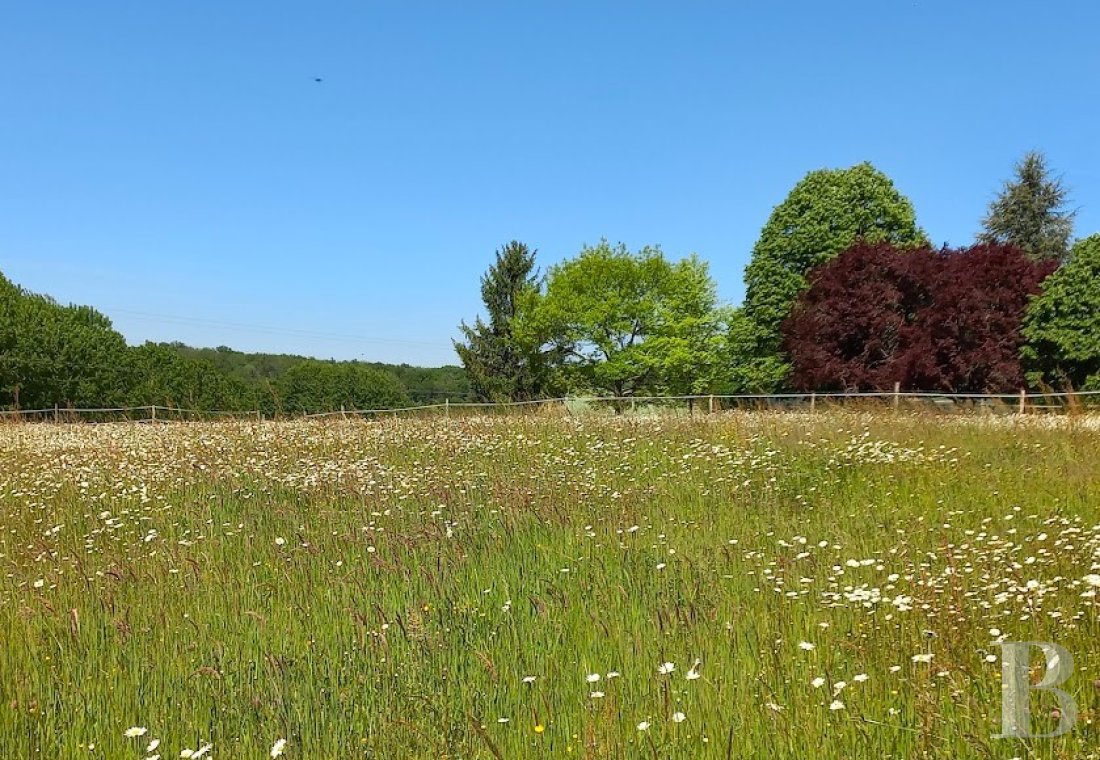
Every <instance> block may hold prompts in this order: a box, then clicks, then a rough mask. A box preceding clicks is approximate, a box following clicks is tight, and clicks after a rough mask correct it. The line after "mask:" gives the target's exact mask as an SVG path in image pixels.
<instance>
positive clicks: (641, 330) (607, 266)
mask: <svg viewBox="0 0 1100 760" xmlns="http://www.w3.org/2000/svg"><path fill="white" fill-rule="evenodd" d="M715 300H716V296H715V288H714V283H713V281H712V280H711V279H710V276H709V274H708V273H707V267H706V265H705V264H704V263H703V262H701V261H699V259H697V258H695V257H694V256H693V257H691V258H689V259H686V260H683V261H680V262H678V263H676V264H670V263H669V262H668V261H667V260H666V259H665V258H664V256H663V255H662V253H661V251H660V249H659V248H652V247H646V248H643V249H642V250H640V251H639V252H637V253H634V254H632V253H630V252H629V251H628V250H627V249H626V246H624V245H622V244H620V245H618V246H616V247H612V246H611V245H609V244H608V243H607V241H601V242H600V243H599V245H597V246H595V247H591V248H585V249H584V250H582V251H581V253H580V255H578V256H577V258H575V259H572V260H570V261H567V262H565V263H563V264H560V265H558V266H555V267H553V268H552V269H551V270H550V272H549V274H548V277H547V283H546V294H545V295H544V296H543V297H542V298H541V299H539V300H538V303H537V305H536V306H535V308H534V309H533V311H532V313H531V315H530V317H529V318H527V319H525V320H524V321H522V322H521V324H522V326H523V329H524V331H525V332H526V333H529V334H531V335H533V336H536V337H535V340H534V342H536V343H538V344H540V345H543V346H545V347H546V348H547V349H548V350H549V351H550V352H553V355H555V356H557V357H559V363H558V369H559V371H560V372H561V373H562V375H563V376H564V378H565V380H566V384H567V385H568V386H569V387H572V388H574V389H580V390H592V391H597V392H608V393H611V394H613V395H615V396H619V397H623V396H636V395H639V394H640V393H642V392H644V391H646V390H672V391H677V392H684V391H701V390H703V389H704V388H705V386H706V385H707V384H709V383H711V382H713V377H714V375H715V373H716V372H717V371H718V369H719V368H720V362H719V357H720V353H719V349H720V347H721V332H720V314H719V313H718V312H717V311H716V309H715Z"/></svg>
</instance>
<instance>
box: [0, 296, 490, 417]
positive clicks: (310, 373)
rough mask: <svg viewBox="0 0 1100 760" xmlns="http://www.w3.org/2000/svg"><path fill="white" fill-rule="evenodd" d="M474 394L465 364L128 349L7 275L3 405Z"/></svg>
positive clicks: (200, 405)
mask: <svg viewBox="0 0 1100 760" xmlns="http://www.w3.org/2000/svg"><path fill="white" fill-rule="evenodd" d="M470 398H472V394H471V391H470V384H469V382H468V381H467V379H466V373H465V371H464V370H463V369H462V368H461V367H454V366H450V367H438V368H426V367H412V366H409V365H407V364H399V365H393V364H382V363H378V362H359V361H326V360H321V359H312V358H308V357H304V356H288V355H285V354H259V353H256V354H250V353H244V352H242V351H234V350H232V349H230V348H226V347H219V348H192V347H190V346H186V345H184V344H182V343H144V344H142V345H139V346H130V345H127V344H126V340H125V338H123V336H122V335H121V334H120V333H119V332H118V331H117V330H115V329H114V327H113V326H112V324H111V321H110V320H109V319H108V318H107V317H106V316H104V315H103V314H101V313H100V312H98V311H96V310H95V309H93V308H91V307H89V306H73V305H68V306H66V305H62V304H59V303H57V302H56V301H54V300H53V299H52V298H50V297H48V296H44V295H39V294H37V293H31V292H29V291H27V290H25V289H23V288H21V287H19V286H18V285H16V284H14V283H12V282H11V281H10V280H8V279H6V278H5V277H4V276H3V275H2V274H0V409H51V408H54V407H58V408H61V409H70V408H80V409H88V408H105V407H106V408H117V407H134V406H151V405H157V406H167V407H174V408H181V409H195V410H200V411H214V410H217V411H251V410H260V411H262V412H264V413H265V414H267V415H278V414H309V413H316V412H328V411H337V410H339V409H341V408H347V409H391V408H397V407H406V406H414V405H420V404H427V403H436V402H438V403H442V402H443V401H444V400H447V399H450V400H451V401H465V400H469V399H470Z"/></svg>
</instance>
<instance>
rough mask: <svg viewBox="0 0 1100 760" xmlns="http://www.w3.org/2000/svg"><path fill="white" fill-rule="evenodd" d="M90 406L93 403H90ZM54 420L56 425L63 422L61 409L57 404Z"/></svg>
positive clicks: (54, 408) (54, 409)
mask: <svg viewBox="0 0 1100 760" xmlns="http://www.w3.org/2000/svg"><path fill="white" fill-rule="evenodd" d="M89 406H91V405H90V404H89ZM53 422H54V424H55V425H56V424H57V423H59V422H61V410H60V409H58V406H57V404H54V405H53Z"/></svg>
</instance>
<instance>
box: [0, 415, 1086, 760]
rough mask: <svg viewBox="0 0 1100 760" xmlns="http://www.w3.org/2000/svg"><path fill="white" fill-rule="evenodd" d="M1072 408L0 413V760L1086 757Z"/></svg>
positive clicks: (1082, 490)
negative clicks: (1046, 676)
mask: <svg viewBox="0 0 1100 760" xmlns="http://www.w3.org/2000/svg"><path fill="white" fill-rule="evenodd" d="M1096 423H1097V420H1095V419H1093V418H1089V417H1087V416H1077V417H1073V416H1063V417H1041V416H1019V415H1008V416H1003V417H994V416H988V417H979V416H963V415H943V416H934V415H918V414H911V413H907V412H904V411H902V412H899V413H890V412H889V411H884V412H875V413H869V412H868V413H864V412H858V411H827V412H824V413H816V414H808V413H800V412H777V413H764V412H723V413H716V414H696V415H695V417H694V418H688V417H687V416H680V417H673V416H660V415H654V416H646V415H641V414H639V415H637V416H632V415H629V414H622V415H613V414H610V413H608V414H606V415H604V414H591V415H586V416H572V417H571V416H568V415H565V414H564V413H562V414H561V415H551V414H539V413H532V414H527V415H522V416H521V415H515V416H500V417H493V416H470V417H461V416H458V415H455V416H453V417H451V418H449V419H445V418H442V417H432V418H420V419H414V418H386V419H374V420H323V421H312V422H310V421H286V422H272V421H264V422H256V421H252V422H241V421H225V422H218V423H170V424H159V425H157V424H146V425H138V424H125V423H119V424H115V423H112V424H71V425H66V424H7V425H3V426H0V461H2V462H3V466H2V468H0V569H2V572H3V577H2V580H0V636H2V637H3V640H4V642H5V646H4V647H2V648H0V757H3V758H32V757H42V758H89V757H92V758H94V757H102V758H109V759H110V760H115V759H119V760H121V759H125V758H134V759H135V760H140V759H141V758H145V759H146V760H155V759H156V758H177V757H180V758H200V757H202V758H267V757H271V758H274V757H286V758H338V757H339V758H344V757H367V758H454V759H458V758H497V759H498V760H500V759H501V758H509V759H510V758H561V757H583V758H711V757H713V758H747V757H775V758H809V757H813V758H838V759H839V758H852V757H868V758H870V757H874V758H948V757H951V758H963V757H974V758H1005V759H1006V760H1007V759H1008V758H1089V757H1100V749H1098V746H1100V744H1098V742H1100V733H1098V731H1097V725H1096V721H1097V708H1098V706H1100V680H1098V679H1100V645H1098V642H1100V625H1098V623H1097V617H1096V610H1097V604H1096V593H1097V591H1098V587H1100V456H1098V452H1100V425H1098V424H1096ZM1005 641H1049V642H1055V643H1057V644H1059V645H1060V646H1062V647H1064V648H1065V649H1066V650H1067V651H1069V652H1071V653H1072V655H1073V657H1074V663H1075V669H1074V673H1073V676H1072V677H1071V678H1070V680H1069V681H1067V682H1066V683H1065V684H1064V685H1063V686H1062V688H1064V689H1065V690H1066V691H1067V692H1068V693H1069V694H1070V695H1072V696H1073V698H1074V699H1075V701H1076V703H1077V706H1078V711H1079V715H1078V719H1077V723H1076V725H1075V726H1074V728H1073V730H1072V731H1070V732H1069V733H1067V734H1065V735H1064V736H1061V737H1059V738H1054V739H1040V738H1035V739H997V738H994V736H995V735H996V734H998V733H999V731H1000V728H1001V722H1000V721H1001V663H1000V657H1001V649H1000V647H999V646H998V644H999V643H1000V642H1005ZM1034 665H1035V668H1034V670H1035V677H1036V678H1038V676H1039V675H1041V673H1042V671H1043V667H1042V661H1041V658H1037V661H1036V662H1035V663H1034ZM1057 707H1058V705H1057V703H1056V702H1055V700H1054V698H1053V696H1052V695H1050V694H1042V693H1038V692H1036V693H1034V694H1033V697H1032V717H1033V721H1034V724H1035V730H1036V732H1037V733H1039V732H1042V731H1049V730H1052V729H1053V727H1054V726H1056V725H1057V724H1058V715H1057V711H1056V709H1057Z"/></svg>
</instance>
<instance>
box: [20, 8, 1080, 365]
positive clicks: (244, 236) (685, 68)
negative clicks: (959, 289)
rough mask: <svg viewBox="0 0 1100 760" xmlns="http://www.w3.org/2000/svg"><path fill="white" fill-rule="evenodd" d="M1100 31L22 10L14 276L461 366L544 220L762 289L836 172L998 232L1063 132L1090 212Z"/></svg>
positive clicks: (760, 16)
mask: <svg viewBox="0 0 1100 760" xmlns="http://www.w3.org/2000/svg"><path fill="white" fill-rule="evenodd" d="M1098 29H1100V6H1098V5H1097V4H1096V3H1094V2H1087V1H1082V2H1076V3H1069V2H1048V3H1038V2H1011V1H1006V0H997V1H996V2H987V1H982V2H978V1H976V0H967V1H966V2H959V1H958V0H954V1H952V2H924V1H923V0H922V1H919V2H895V1H894V0H889V1H888V0H873V1H871V0H869V1H866V2H845V1H844V0H839V1H838V2H832V3H822V2H818V1H815V2H777V3H765V2H751V3H750V2H744V3H733V2H721V3H720V2H713V3H689V2H683V3H674V2H660V3H648V2H622V3H601V2H562V1H561V0H558V1H557V2H540V3H535V2H516V1H511V2H498V3H483V2H475V1H474V0H463V1H462V2H450V1H448V2H432V3H429V2H420V3H415V2H387V3H371V2H363V1H357V2H350V1H349V2H321V1H313V2H308V3H307V2H300V3H299V2H295V3H290V2H272V0H265V1H264V2H254V1H251V0H249V1H246V0H232V2H215V1H214V0H206V1H202V2H196V1H194V0H187V1H186V2H184V0H156V1H155V2H149V1H148V0H133V2H113V1H112V0H95V1H94V2H76V1H75V0H73V1H71V2H8V3H6V4H5V7H4V11H3V14H2V20H0V271H3V272H4V273H5V274H7V275H8V276H9V277H10V278H12V279H14V280H15V281H17V282H19V283H20V284H23V285H24V286H26V287H29V288H31V289H33V290H37V291H44V292H48V293H50V294H52V295H54V296H55V297H56V298H58V299H59V300H61V301H65V302H68V301H74V302H79V303H88V304H91V305H94V306H97V307H99V308H100V309H102V310H103V311H105V312H106V313H107V314H108V315H109V316H110V317H112V319H113V320H114V321H115V324H116V326H117V327H118V328H119V329H120V330H121V331H122V332H123V333H124V334H125V335H126V336H127V338H128V339H129V340H130V341H131V342H138V341H141V340H145V339H154V340H170V339H180V340H183V341H186V342H188V343H192V344H196V345H218V344H227V345H231V346H234V347H238V348H242V349H246V350H266V351H286V352H298V353H306V354H314V355H320V356H325V357H328V356H336V357H341V358H352V357H361V358H368V359H377V360H385V361H408V362H411V363H422V364H441V363H448V362H452V363H453V362H454V360H455V359H454V354H453V352H452V350H451V348H450V339H451V337H452V336H454V335H455V326H456V324H457V323H458V321H459V320H460V319H463V318H467V319H469V318H472V317H473V316H474V315H475V314H476V313H477V311H478V307H479V300H478V277H479V276H480V274H481V273H482V271H483V270H484V269H485V267H486V266H487V265H488V263H489V262H490V260H491V258H492V253H493V251H494V249H496V248H497V247H498V246H499V245H500V244H502V243H504V242H506V241H508V240H510V239H512V238H516V239H519V240H522V241H524V242H526V243H528V244H529V245H531V246H532V247H536V248H538V250H539V253H540V259H541V263H542V264H543V265H544V266H545V265H546V264H550V263H553V262H555V261H559V260H561V259H562V258H565V257H567V256H570V255H573V254H575V253H576V252H577V251H578V250H579V249H580V247H581V246H582V245H583V244H585V243H593V242H596V241H597V240H598V239H599V238H601V237H606V238H608V239H610V240H612V241H613V242H614V241H620V240H621V241H623V242H625V243H627V244H628V245H629V246H631V247H632V248H633V247H637V246H641V245H643V244H646V243H658V244H660V245H662V247H663V248H664V250H665V251H666V253H668V254H669V255H671V256H674V257H679V256H682V255H686V254H688V253H690V252H693V251H694V252H697V253H699V254H700V255H701V256H702V257H704V258H705V259H707V260H709V261H710V263H711V268H712V273H713V274H714V276H715V278H716V279H717V281H718V283H719V289H720V292H721V295H722V297H723V299H725V300H727V301H729V302H733V303H736V302H738V301H739V300H740V299H741V297H742V294H743V288H742V270H743V268H744V265H745V263H746V261H747V259H748V255H749V252H750V249H751V247H752V244H753V242H754V240H755V239H756V237H757V235H758V233H759V231H760V228H761V226H762V225H763V224H764V222H765V220H766V219H767V216H768V213H769V212H770V210H771V209H772V207H773V206H774V205H775V204H777V203H779V202H780V201H781V200H782V199H783V197H784V195H785V194H786V193H787V191H788V190H789V189H790V188H791V186H792V185H793V184H794V183H795V182H797V181H798V179H799V178H800V177H802V175H803V174H805V172H807V171H809V170H811V169H815V168H821V167H835V166H847V165H851V164H853V163H856V162H859V161H863V160H869V161H871V162H873V163H874V164H875V165H876V166H878V167H879V168H880V169H882V170H883V171H885V172H887V173H888V174H889V175H890V176H891V177H892V178H893V179H894V181H895V183H896V184H897V186H898V187H899V188H900V190H901V191H902V192H904V193H905V194H907V195H908V196H909V197H910V198H911V199H912V200H913V203H914V205H915V206H916V209H917V215H918V219H919V221H920V223H921V225H922V226H923V227H924V228H925V230H926V231H927V232H928V233H929V235H930V236H931V238H932V239H933V240H934V241H935V242H937V243H940V242H951V243H966V242H968V241H970V240H971V239H972V237H973V235H974V233H975V231H976V230H977V227H978V223H979V220H980V218H981V216H982V213H983V211H984V209H985V207H986V205H987V203H988V201H989V200H990V198H991V197H992V195H993V193H994V192H995V191H996V190H997V188H998V187H999V185H1000V183H1001V181H1002V180H1003V179H1005V178H1006V177H1007V176H1008V174H1009V173H1010V169H1011V165H1012V163H1013V162H1014V161H1015V160H1016V159H1017V158H1018V157H1019V156H1020V154H1021V153H1023V152H1024V151H1025V150H1027V149H1031V148H1038V149H1041V150H1044V151H1046V153H1047V155H1048V157H1049V159H1050V161H1051V163H1052V165H1053V166H1054V168H1055V169H1056V170H1057V171H1058V172H1060V173H1061V174H1062V175H1063V177H1064V179H1065V181H1066V182H1067V184H1068V185H1069V186H1070V187H1071V188H1072V191H1073V198H1074V202H1075V205H1077V206H1079V207H1080V214H1079V218H1078V221H1077V232H1078V234H1079V235H1085V234H1089V233H1092V232H1096V231H1098V230H1100V97H1098V96H1100V45H1098V44H1097V42H1096V33H1097V30H1098ZM315 77H320V78H322V79H323V80H324V81H322V82H320V83H318V82H315V81H314V78H315ZM180 318H182V319H180Z"/></svg>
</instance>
